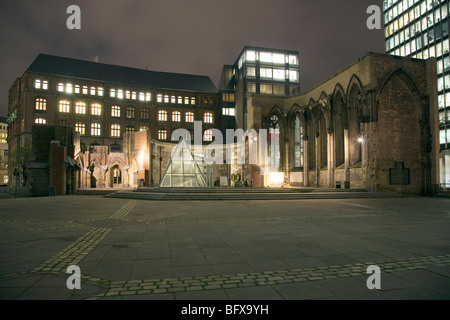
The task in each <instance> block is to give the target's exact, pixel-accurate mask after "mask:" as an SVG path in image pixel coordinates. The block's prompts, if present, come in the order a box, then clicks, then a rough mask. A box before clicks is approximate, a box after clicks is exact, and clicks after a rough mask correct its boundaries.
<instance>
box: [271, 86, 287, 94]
mask: <svg viewBox="0 0 450 320" xmlns="http://www.w3.org/2000/svg"><path fill="white" fill-rule="evenodd" d="M285 90H286V89H285V87H284V86H276V85H274V86H273V94H282V95H284V94H285Z"/></svg>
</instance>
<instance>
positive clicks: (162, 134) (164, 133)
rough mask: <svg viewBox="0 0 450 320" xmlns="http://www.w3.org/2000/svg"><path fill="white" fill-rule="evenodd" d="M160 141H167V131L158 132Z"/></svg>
mask: <svg viewBox="0 0 450 320" xmlns="http://www.w3.org/2000/svg"><path fill="white" fill-rule="evenodd" d="M158 140H167V130H164V129H160V130H158Z"/></svg>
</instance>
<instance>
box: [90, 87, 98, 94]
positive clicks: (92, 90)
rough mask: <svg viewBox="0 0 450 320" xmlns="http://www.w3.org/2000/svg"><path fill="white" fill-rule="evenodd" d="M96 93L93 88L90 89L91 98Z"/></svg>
mask: <svg viewBox="0 0 450 320" xmlns="http://www.w3.org/2000/svg"><path fill="white" fill-rule="evenodd" d="M96 92H97V90H96V89H95V87H91V96H95V93H96Z"/></svg>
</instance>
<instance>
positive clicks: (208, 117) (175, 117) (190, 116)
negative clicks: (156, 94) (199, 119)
mask: <svg viewBox="0 0 450 320" xmlns="http://www.w3.org/2000/svg"><path fill="white" fill-rule="evenodd" d="M167 119H168V116H167V111H166V110H159V111H158V121H162V122H164V121H167ZM172 122H181V112H180V111H173V112H172ZM185 122H194V113H193V112H186V113H185ZM203 122H204V123H208V124H212V123H213V114H212V113H211V112H206V113H205V114H204V115H203Z"/></svg>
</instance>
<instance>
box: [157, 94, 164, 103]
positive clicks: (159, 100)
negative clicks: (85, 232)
mask: <svg viewBox="0 0 450 320" xmlns="http://www.w3.org/2000/svg"><path fill="white" fill-rule="evenodd" d="M156 102H159V103H161V102H163V95H162V94H158V95H157V96H156Z"/></svg>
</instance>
